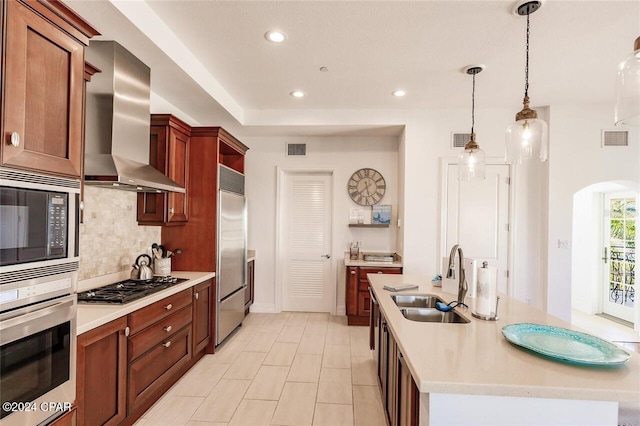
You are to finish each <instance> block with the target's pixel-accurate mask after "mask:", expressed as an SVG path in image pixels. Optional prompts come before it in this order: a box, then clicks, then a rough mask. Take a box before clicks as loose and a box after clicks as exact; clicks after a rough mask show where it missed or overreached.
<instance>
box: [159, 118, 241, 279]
mask: <svg viewBox="0 0 640 426" xmlns="http://www.w3.org/2000/svg"><path fill="white" fill-rule="evenodd" d="M248 149H249V148H248V147H247V146H245V145H244V144H242V143H241V142H240V141H239V140H237V139H236V138H234V137H233V136H232V135H231V134H229V133H228V132H226V131H225V130H224V129H222V128H220V127H193V128H191V140H190V141H189V189H188V192H187V196H188V204H189V221H188V222H187V223H186V224H185V226H179V227H172V226H163V227H162V244H163V245H164V246H165V247H170V248H178V247H179V248H180V249H182V255H180V256H174V257H173V259H172V264H171V267H172V269H173V270H175V271H214V272H215V270H216V258H217V256H216V220H217V217H218V210H217V207H218V204H217V200H218V166H219V165H220V164H223V165H225V166H227V167H230V168H232V169H234V170H235V171H237V172H240V173H244V155H245V153H246V151H247V150H248Z"/></svg>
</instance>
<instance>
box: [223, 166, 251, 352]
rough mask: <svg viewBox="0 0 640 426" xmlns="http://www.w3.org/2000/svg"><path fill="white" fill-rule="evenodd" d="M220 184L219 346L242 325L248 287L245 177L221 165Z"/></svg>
mask: <svg viewBox="0 0 640 426" xmlns="http://www.w3.org/2000/svg"><path fill="white" fill-rule="evenodd" d="M218 182H219V191H218V232H217V239H218V241H217V248H218V250H217V253H218V261H217V264H218V265H217V268H216V282H217V309H216V345H219V344H220V343H221V342H222V341H223V340H224V339H225V338H226V337H227V336H228V335H229V334H231V332H232V331H233V330H235V329H236V328H237V327H238V326H240V325H241V324H242V320H243V319H244V291H245V287H246V286H247V200H246V198H245V196H244V175H242V174H240V173H238V172H236V171H235V170H232V169H230V168H228V167H225V166H222V165H221V166H220V168H219V172H218Z"/></svg>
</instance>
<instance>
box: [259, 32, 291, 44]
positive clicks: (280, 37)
mask: <svg viewBox="0 0 640 426" xmlns="http://www.w3.org/2000/svg"><path fill="white" fill-rule="evenodd" d="M264 38H266V39H267V40H268V41H272V42H274V43H282V42H283V41H285V40H286V39H287V35H286V34H285V33H283V32H282V31H276V30H271V31H267V32H266V33H265V34H264Z"/></svg>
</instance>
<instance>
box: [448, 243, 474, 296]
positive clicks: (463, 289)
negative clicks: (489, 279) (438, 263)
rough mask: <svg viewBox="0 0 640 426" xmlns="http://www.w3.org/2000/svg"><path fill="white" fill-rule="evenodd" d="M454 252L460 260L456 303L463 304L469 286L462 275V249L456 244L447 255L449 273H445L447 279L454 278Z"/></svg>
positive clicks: (463, 274)
mask: <svg viewBox="0 0 640 426" xmlns="http://www.w3.org/2000/svg"><path fill="white" fill-rule="evenodd" d="M456 251H457V252H458V257H459V258H460V263H459V265H458V302H459V303H463V304H464V297H465V296H466V295H467V290H468V289H469V286H468V285H467V277H466V276H465V273H464V254H463V253H462V247H460V246H459V245H458V244H456V245H454V246H453V247H452V248H451V253H450V254H449V271H448V272H447V278H453V279H455V278H456V270H455V258H456Z"/></svg>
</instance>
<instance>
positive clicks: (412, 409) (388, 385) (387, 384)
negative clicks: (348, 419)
mask: <svg viewBox="0 0 640 426" xmlns="http://www.w3.org/2000/svg"><path fill="white" fill-rule="evenodd" d="M372 297H373V296H372ZM372 306H374V308H373V309H376V311H377V320H378V324H379V327H378V328H377V330H376V329H375V327H374V328H372V330H374V331H375V332H376V333H378V337H377V338H376V339H375V340H376V343H377V344H378V345H377V347H375V351H376V353H375V356H374V358H376V360H377V374H378V384H379V385H380V395H381V397H382V406H383V408H384V412H385V416H386V417H387V423H388V425H389V426H417V425H418V424H419V419H420V392H419V390H418V387H417V385H416V383H415V381H414V380H413V377H412V376H411V371H410V370H409V367H408V365H407V363H406V361H405V360H404V357H403V355H402V352H401V351H400V348H399V346H398V344H397V343H396V340H395V337H394V336H393V333H392V332H391V329H390V328H389V325H388V324H387V320H386V318H385V317H384V314H383V313H382V312H380V311H378V309H377V308H376V307H375V303H372Z"/></svg>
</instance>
